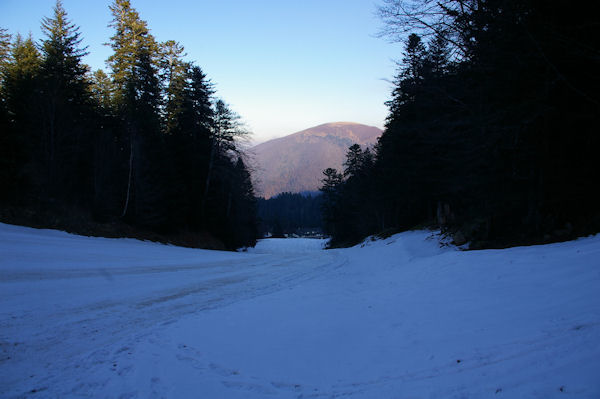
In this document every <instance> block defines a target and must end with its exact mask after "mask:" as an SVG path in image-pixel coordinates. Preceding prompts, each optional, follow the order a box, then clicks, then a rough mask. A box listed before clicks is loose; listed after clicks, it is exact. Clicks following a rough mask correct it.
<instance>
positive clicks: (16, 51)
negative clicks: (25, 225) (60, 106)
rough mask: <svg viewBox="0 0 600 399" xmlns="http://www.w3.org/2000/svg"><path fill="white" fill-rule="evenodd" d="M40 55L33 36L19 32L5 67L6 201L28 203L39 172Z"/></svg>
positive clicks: (1, 172)
mask: <svg viewBox="0 0 600 399" xmlns="http://www.w3.org/2000/svg"><path fill="white" fill-rule="evenodd" d="M40 64H41V57H40V53H39V51H38V50H37V48H36V46H35V44H34V43H33V39H32V38H31V36H30V37H28V38H27V39H23V38H22V37H21V35H17V36H16V37H15V40H14V42H13V44H12V48H11V51H10V57H9V59H8V62H7V63H6V64H5V65H4V67H3V68H2V69H3V70H2V97H3V103H4V106H5V110H6V120H5V124H6V129H2V131H0V137H1V141H0V143H1V144H2V145H1V146H0V153H1V156H0V163H1V164H0V165H1V167H0V181H1V184H2V187H3V188H4V189H3V190H2V192H3V195H2V196H1V199H2V200H3V201H7V202H12V203H20V204H23V205H26V204H29V202H30V201H31V200H32V196H33V194H32V192H33V191H34V190H33V188H34V187H38V186H39V185H40V184H41V183H40V176H39V175H37V174H36V173H34V171H35V170H36V168H35V167H34V165H35V162H36V160H37V159H39V157H40V156H41V154H40V148H39V142H40V137H39V131H40V130H41V126H40V123H39V120H38V116H39V112H40V102H39V96H38V87H39V74H40Z"/></svg>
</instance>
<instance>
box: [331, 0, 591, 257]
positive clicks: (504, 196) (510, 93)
mask: <svg viewBox="0 0 600 399" xmlns="http://www.w3.org/2000/svg"><path fill="white" fill-rule="evenodd" d="M379 13H380V16H381V18H382V19H383V21H384V24H385V29H384V31H383V33H382V35H384V36H386V37H388V38H390V39H391V40H392V41H402V42H403V43H404V45H405V50H404V55H403V58H402V60H401V62H399V70H398V74H397V76H396V78H395V80H394V89H393V92H392V99H391V100H390V101H389V102H388V104H387V105H388V107H389V116H388V118H387V121H386V126H385V131H384V133H383V135H382V137H381V138H380V140H379V143H378V145H377V148H376V151H375V154H365V153H364V152H362V151H361V149H360V148H356V147H352V148H350V150H349V152H348V157H347V161H346V164H345V170H344V171H337V170H332V169H328V170H326V171H324V174H325V177H324V180H323V182H324V185H323V188H322V191H323V193H324V205H323V210H324V223H325V229H326V231H327V232H328V233H330V234H331V235H332V237H333V239H332V245H349V244H353V243H356V242H358V241H360V240H361V239H362V238H364V237H366V236H368V235H370V234H375V233H380V232H383V233H384V234H385V233H386V232H393V231H399V230H406V229H411V228H414V227H419V226H421V227H423V226H436V227H439V228H441V229H442V231H444V232H446V233H448V234H450V235H452V237H453V238H454V241H455V243H457V244H463V243H466V242H470V243H471V248H481V247H502V246H508V245H514V244H528V243H540V242H551V241H557V240H564V239H568V238H572V237H575V236H579V235H584V234H589V233H593V232H598V231H599V230H600V208H599V206H598V203H597V197H596V196H595V195H594V193H595V192H596V190H597V187H596V186H597V185H598V182H599V181H600V179H599V178H600V164H599V163H598V154H597V153H598V148H600V147H599V144H600V135H599V134H598V133H599V130H598V127H599V118H600V97H599V95H598V88H599V87H600V84H599V83H600V82H599V79H600V74H599V73H598V71H600V56H599V54H600V50H599V48H600V46H599V40H600V36H599V35H598V34H597V32H598V29H599V28H600V20H599V19H598V17H597V15H595V14H594V13H590V12H582V11H581V9H579V8H577V7H569V6H567V5H564V4H561V3H559V2H553V1H547V2H544V1H534V0H519V1H516V0H443V1H432V0H414V1H411V0H384V3H383V5H382V6H381V7H380V8H379Z"/></svg>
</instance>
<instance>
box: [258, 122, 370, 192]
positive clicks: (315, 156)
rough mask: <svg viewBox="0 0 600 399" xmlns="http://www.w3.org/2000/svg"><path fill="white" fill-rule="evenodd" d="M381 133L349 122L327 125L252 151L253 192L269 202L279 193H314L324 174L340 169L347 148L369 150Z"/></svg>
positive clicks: (295, 134)
mask: <svg viewBox="0 0 600 399" xmlns="http://www.w3.org/2000/svg"><path fill="white" fill-rule="evenodd" d="M380 135H381V129H378V128H376V127H374V126H366V125H361V124H359V123H352V122H335V123H326V124H324V125H319V126H315V127H312V128H310V129H306V130H302V131H300V132H297V133H294V134H290V135H289V136H285V137H280V138H277V139H273V140H269V141H267V142H264V143H262V144H259V145H257V146H255V147H253V148H252V149H251V150H250V153H251V154H253V156H254V159H255V165H254V166H255V169H256V172H255V180H256V181H255V188H256V193H257V195H258V196H263V197H265V198H270V197H272V196H274V195H276V194H279V193H282V192H292V193H298V192H302V191H316V190H318V189H319V187H320V186H321V179H322V178H323V170H324V169H326V168H336V169H338V170H341V169H342V164H343V162H344V160H345V159H346V152H347V151H348V147H350V146H351V145H352V144H355V143H358V144H360V145H361V146H363V147H367V146H369V147H372V146H373V145H374V144H375V143H376V142H377V138H378V137H379V136H380Z"/></svg>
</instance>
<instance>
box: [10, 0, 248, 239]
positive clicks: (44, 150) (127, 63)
mask: <svg viewBox="0 0 600 399" xmlns="http://www.w3.org/2000/svg"><path fill="white" fill-rule="evenodd" d="M110 10H111V13H112V15H113V20H112V21H111V23H110V26H111V27H112V28H113V36H112V37H111V38H110V40H109V45H110V47H111V48H112V50H113V54H112V55H111V56H110V57H109V58H108V60H107V65H108V67H109V73H108V74H107V73H105V72H104V71H102V70H97V71H94V72H92V71H90V69H89V67H87V66H86V65H84V64H83V62H82V58H83V57H84V56H85V55H86V48H85V47H82V45H81V42H82V37H81V33H80V32H79V27H78V26H77V25H75V24H74V23H72V22H71V21H70V20H69V19H68V16H67V13H66V11H65V10H64V8H63V6H62V3H61V2H60V1H57V3H56V6H55V8H54V13H53V16H52V17H48V18H45V19H44V20H43V21H42V31H43V32H44V35H45V38H43V39H42V40H41V41H40V42H38V43H34V41H33V39H32V38H31V37H28V38H23V37H21V36H20V35H16V36H15V37H14V38H13V37H11V35H9V34H8V32H7V31H6V30H4V29H2V31H1V32H0V34H1V37H0V70H1V74H2V75H1V76H2V79H1V88H0V90H1V102H0V131H1V136H0V140H1V141H0V162H1V165H0V185H1V186H2V190H1V194H0V220H2V221H3V222H7V223H16V224H23V225H29V226H34V227H49V228H60V229H64V230H67V231H70V232H74V233H80V234H86V235H101V236H108V237H123V236H126V237H136V238H143V239H151V240H156V241H162V242H171V243H175V244H179V245H186V246H192V247H205V248H218V249H234V248H238V247H242V246H251V245H254V244H255V242H256V238H257V234H258V231H257V219H256V199H255V196H254V192H253V187H252V183H251V180H250V173H249V171H248V168H247V167H246V162H245V161H244V154H243V152H242V151H241V147H240V140H241V139H243V138H244V136H246V135H247V134H248V132H247V131H246V130H245V129H244V126H243V125H242V124H241V123H240V118H239V116H238V115H237V114H235V113H234V112H233V111H232V110H231V109H230V108H229V107H228V106H227V105H226V103H225V102H224V101H223V100H221V99H218V98H217V97H215V91H214V88H213V85H212V84H211V82H210V81H209V80H208V79H207V77H206V76H205V75H204V73H203V72H202V70H201V69H200V67H198V66H196V65H194V64H193V63H191V62H187V61H184V60H183V57H184V56H185V54H184V49H183V47H182V46H181V45H180V44H179V43H177V42H175V41H172V40H169V41H167V42H164V43H159V42H157V41H156V40H155V38H154V37H153V36H152V35H151V34H150V31H149V28H148V27H147V23H146V22H145V21H143V20H142V19H140V17H139V15H138V13H137V12H136V10H135V9H134V8H132V7H131V4H130V2H129V1H127V0H115V1H114V2H113V3H112V4H111V5H110Z"/></svg>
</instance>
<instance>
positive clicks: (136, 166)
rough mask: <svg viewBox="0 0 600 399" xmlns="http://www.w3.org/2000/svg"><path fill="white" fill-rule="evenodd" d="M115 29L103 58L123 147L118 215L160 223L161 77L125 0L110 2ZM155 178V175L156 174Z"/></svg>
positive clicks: (153, 46)
mask: <svg viewBox="0 0 600 399" xmlns="http://www.w3.org/2000/svg"><path fill="white" fill-rule="evenodd" d="M109 8H110V11H111V13H112V15H113V20H112V22H111V24H110V26H111V27H112V28H114V29H115V34H114V35H113V36H112V37H111V41H110V46H111V48H112V49H113V54H112V55H111V56H110V57H109V58H108V61H107V63H108V65H109V67H110V68H111V78H112V82H113V86H114V96H113V98H114V104H115V107H116V109H117V114H118V115H119V117H120V118H121V120H122V126H123V130H124V131H125V134H124V137H123V141H124V142H125V143H126V146H127V147H128V150H129V151H128V152H129V154H128V156H127V161H126V164H127V166H126V167H125V169H126V170H127V172H126V173H127V178H126V189H125V199H124V204H123V211H122V213H121V215H122V217H125V216H128V217H129V219H130V220H132V221H138V222H141V223H143V224H145V225H159V224H161V223H163V222H164V212H163V210H161V209H158V207H159V205H160V204H161V202H162V198H161V197H162V194H161V193H160V191H161V188H160V180H161V179H162V178H164V175H162V174H161V173H160V172H158V171H159V170H160V167H161V166H162V158H163V155H164V154H163V153H162V152H163V151H164V148H162V147H163V146H162V139H161V138H160V112H161V107H162V93H161V81H160V80H159V76H158V69H159V55H160V54H159V51H158V45H157V43H156V41H155V39H154V37H153V36H152V35H151V34H150V31H149V30H148V27H147V24H146V22H145V21H143V20H141V19H140V17H139V14H138V13H137V11H136V10H135V9H133V8H132V7H131V3H130V2H129V1H128V0H115V1H114V3H113V4H111V5H110V7H109ZM159 175H160V178H161V179H156V178H157V177H159Z"/></svg>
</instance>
